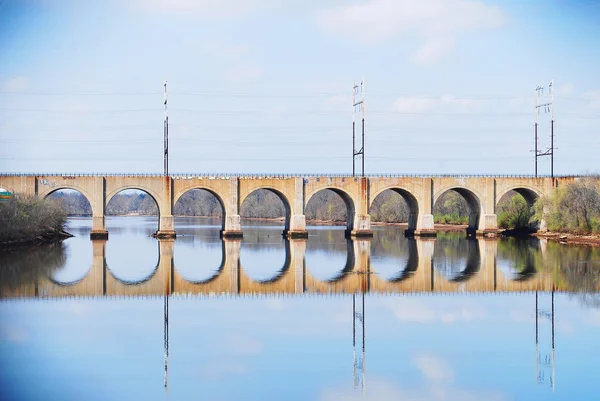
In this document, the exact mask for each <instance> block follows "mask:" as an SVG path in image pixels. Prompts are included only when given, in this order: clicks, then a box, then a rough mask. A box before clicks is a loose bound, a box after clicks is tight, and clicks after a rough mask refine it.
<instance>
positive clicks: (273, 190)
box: [223, 186, 292, 231]
mask: <svg viewBox="0 0 600 401" xmlns="http://www.w3.org/2000/svg"><path fill="white" fill-rule="evenodd" d="M261 189H263V190H266V191H269V192H270V193H272V194H274V195H276V196H277V197H278V198H279V199H280V200H281V203H283V209H284V218H285V223H284V230H285V231H287V230H289V229H290V221H291V218H292V208H291V206H290V201H289V199H288V198H287V196H286V195H285V194H284V193H283V192H281V191H280V190H279V189H277V188H275V187H271V186H264V187H262V186H261V187H257V188H253V189H252V190H251V191H248V192H247V193H245V194H243V196H241V197H240V213H241V209H242V205H243V204H244V201H245V200H247V199H248V197H249V196H250V195H251V194H253V193H255V192H256V191H258V190H261ZM223 221H225V220H223Z"/></svg>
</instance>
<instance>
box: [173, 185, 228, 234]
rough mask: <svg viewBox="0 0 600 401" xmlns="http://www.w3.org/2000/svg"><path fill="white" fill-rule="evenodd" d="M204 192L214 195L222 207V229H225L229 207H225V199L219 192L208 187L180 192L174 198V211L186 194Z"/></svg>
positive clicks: (197, 187)
mask: <svg viewBox="0 0 600 401" xmlns="http://www.w3.org/2000/svg"><path fill="white" fill-rule="evenodd" d="M197 189H200V190H203V191H206V192H208V193H209V194H211V195H213V196H214V197H215V199H216V200H217V202H218V203H219V205H221V212H222V216H221V226H222V229H223V230H224V229H225V221H226V217H227V214H228V210H227V207H226V206H225V205H226V204H225V202H224V201H223V198H221V196H220V195H219V193H218V192H217V191H215V190H214V189H212V188H210V187H207V186H202V185H199V186H193V187H190V188H184V189H183V190H181V191H179V192H178V193H176V194H175V195H174V197H173V209H175V206H176V205H177V202H178V201H179V200H180V199H181V197H182V196H183V195H185V194H187V193H188V192H190V191H193V190H197Z"/></svg>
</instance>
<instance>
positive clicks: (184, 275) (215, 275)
mask: <svg viewBox="0 0 600 401" xmlns="http://www.w3.org/2000/svg"><path fill="white" fill-rule="evenodd" d="M175 246H177V243H176V244H175ZM180 254H181V252H180ZM175 255H177V248H176V252H175V253H174V255H173V269H174V270H175V271H176V272H177V274H178V275H179V276H180V277H181V278H182V279H183V280H185V281H186V282H188V283H190V284H210V283H212V282H214V281H215V280H216V279H217V278H219V276H220V275H221V273H223V270H224V268H225V264H226V263H227V261H226V259H225V258H226V252H225V242H224V241H221V264H220V265H219V267H217V269H216V270H215V271H214V272H213V274H212V275H210V276H209V277H207V278H205V279H193V278H190V277H189V276H188V274H187V273H186V272H185V269H184V268H181V265H180V267H179V268H178V267H177V260H176V258H175Z"/></svg>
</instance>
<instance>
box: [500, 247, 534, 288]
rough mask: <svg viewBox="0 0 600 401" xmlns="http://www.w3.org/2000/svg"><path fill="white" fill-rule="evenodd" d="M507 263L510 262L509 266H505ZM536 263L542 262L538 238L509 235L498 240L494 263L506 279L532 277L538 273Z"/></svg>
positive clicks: (518, 279)
mask: <svg viewBox="0 0 600 401" xmlns="http://www.w3.org/2000/svg"><path fill="white" fill-rule="evenodd" d="M536 259H538V260H537V261H536ZM507 263H510V266H507ZM537 263H542V262H541V249H540V240H539V239H537V238H523V239H517V238H510V237H509V238H504V239H503V240H502V241H500V242H498V251H497V257H496V264H497V266H498V268H499V269H500V270H501V271H502V273H503V274H504V276H506V277H507V278H508V279H510V280H513V281H527V280H530V279H532V278H533V277H534V276H535V275H536V274H537V273H538V269H537V267H536V265H537Z"/></svg>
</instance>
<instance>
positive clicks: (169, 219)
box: [154, 215, 177, 239]
mask: <svg viewBox="0 0 600 401" xmlns="http://www.w3.org/2000/svg"><path fill="white" fill-rule="evenodd" d="M176 236H177V234H176V233H175V228H174V223H173V216H171V215H168V216H160V220H159V223H158V231H157V232H156V233H154V237H156V238H160V239H165V238H175V237H176Z"/></svg>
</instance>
